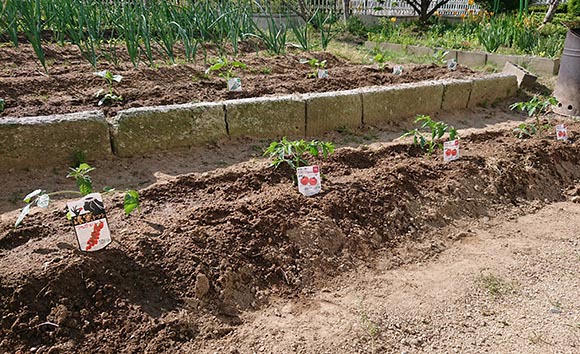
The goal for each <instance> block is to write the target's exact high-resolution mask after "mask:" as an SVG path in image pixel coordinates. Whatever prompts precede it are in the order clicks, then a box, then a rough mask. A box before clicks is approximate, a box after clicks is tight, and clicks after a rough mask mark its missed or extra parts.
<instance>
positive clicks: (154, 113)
mask: <svg viewBox="0 0 580 354" xmlns="http://www.w3.org/2000/svg"><path fill="white" fill-rule="evenodd" d="M516 91H517V79H516V76H515V75H504V74H497V75H491V76H486V77H482V78H475V79H469V80H439V81H424V82H417V83H412V84H402V85H395V86H389V87H366V88H361V89H356V90H348V91H337V92H324V93H310V94H304V95H290V96H278V97H261V98H249V99H241V100H231V101H224V102H215V103H211V102H207V103H197V104H183V105H172V106H163V107H147V108H133V109H128V110H124V111H121V112H119V113H118V114H117V116H115V117H113V118H112V119H111V120H110V121H109V122H107V120H106V119H105V117H104V115H103V113H102V112H96V111H95V112H81V113H75V114H67V115H58V116H50V117H31V118H1V119H0V169H1V170H5V169H10V168H27V167H35V166H38V165H46V164H52V165H68V164H69V163H70V162H71V161H72V156H73V155H74V153H75V152H79V151H83V152H84V153H85V154H86V155H87V157H88V158H89V160H99V159H106V158H111V157H113V156H119V157H129V156H142V155H147V154H150V153H153V152H156V151H169V150H175V149H179V148H187V147H191V146H199V145H203V144H207V143H213V142H216V141H218V140H220V139H224V138H228V137H242V136H251V137H259V138H268V139H277V138H280V137H282V136H289V137H304V136H318V135H320V134H322V133H324V132H326V131H331V130H335V129H337V128H342V127H347V128H353V129H355V128H358V127H360V126H361V125H363V124H367V125H374V126H380V127H388V126H391V125H395V124H398V123H401V122H404V121H405V120H412V119H413V118H414V117H415V116H416V115H417V114H433V113H436V112H439V111H442V110H443V111H445V110H447V111H449V110H459V109H465V108H467V107H474V106H476V105H480V104H491V103H493V102H495V101H496V100H499V99H504V98H507V97H510V96H513V95H514V94H515V93H516Z"/></svg>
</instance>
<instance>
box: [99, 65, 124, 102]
mask: <svg viewBox="0 0 580 354" xmlns="http://www.w3.org/2000/svg"><path fill="white" fill-rule="evenodd" d="M95 75H96V76H98V77H101V78H103V81H105V84H106V85H107V88H106V89H100V90H99V91H97V93H95V97H96V98H100V100H99V102H98V103H97V105H98V106H102V105H103V104H105V103H113V102H118V101H122V100H123V96H121V95H119V94H117V93H116V92H115V90H114V88H113V85H114V84H115V83H119V82H121V80H123V76H121V75H116V74H113V73H112V72H110V71H109V70H103V71H98V72H96V73H95Z"/></svg>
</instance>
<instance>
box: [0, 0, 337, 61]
mask: <svg viewBox="0 0 580 354" xmlns="http://www.w3.org/2000/svg"><path fill="white" fill-rule="evenodd" d="M256 6H257V7H258V8H257V9H256ZM256 11H257V12H258V13H261V14H263V15H264V16H266V20H265V22H266V23H265V26H264V25H263V24H262V25H260V24H258V22H260V21H258V20H256V19H254V16H253V15H254V13H255V12H256ZM281 20H282V19H281V18H280V16H275V15H273V14H272V12H271V11H270V8H269V7H267V6H266V7H265V8H263V7H261V5H260V4H259V3H258V2H252V1H246V0H242V1H236V2H233V1H211V0H203V1H194V0H183V1H177V0H171V1H161V0H148V1H125V0H108V1H103V0H84V1H77V0H58V1H54V0H22V1H4V2H3V3H0V42H10V43H11V44H12V45H13V46H15V47H18V46H19V44H20V43H21V42H23V41H27V42H29V43H30V44H31V45H32V47H33V48H34V51H35V53H36V56H37V58H38V60H39V62H40V64H41V65H42V66H43V68H44V69H45V71H48V66H49V62H48V60H47V58H46V55H45V51H46V44H48V43H58V44H59V45H63V46H64V45H66V44H73V45H75V46H77V47H78V48H79V49H80V51H81V52H82V54H83V56H84V58H85V59H86V60H88V61H89V62H90V63H91V64H92V65H93V67H97V66H98V62H99V60H100V59H102V58H104V59H106V60H108V61H112V62H114V63H115V65H118V64H119V63H120V62H121V60H122V58H125V55H126V54H127V55H128V57H129V59H130V61H131V62H132V64H133V65H134V66H135V67H137V66H138V65H139V64H140V62H141V61H145V62H146V63H147V64H148V65H149V66H154V65H155V60H158V59H160V58H162V59H163V60H166V61H168V62H170V63H176V62H178V61H187V62H193V61H195V60H196V55H197V53H198V51H199V52H203V55H204V58H206V59H207V50H206V44H213V45H215V46H216V47H217V48H218V50H220V51H225V48H226V47H227V48H228V50H231V51H233V53H234V54H237V52H238V46H239V42H240V41H241V40H244V39H247V38H255V39H257V40H258V41H259V42H260V43H261V45H262V46H264V47H266V49H267V50H268V51H269V52H271V53H274V54H280V53H282V52H284V51H285V48H286V35H287V33H289V32H290V31H292V32H293V33H294V34H295V36H296V38H297V40H298V42H299V43H300V45H301V46H302V47H304V49H306V50H308V49H309V46H311V43H310V41H311V35H310V31H309V27H308V26H305V25H304V23H303V22H302V21H297V20H294V21H288V22H289V24H288V25H282V24H280V22H281ZM335 21H336V17H335V16H334V15H333V14H331V13H325V12H323V11H315V12H314V15H313V16H312V17H311V18H310V21H309V22H310V23H311V24H312V25H313V26H314V27H315V28H316V29H317V32H319V34H320V43H321V45H322V47H323V49H326V46H327V45H328V43H329V41H330V39H331V37H332V35H331V30H332V24H333V23H334V22H335ZM264 27H266V28H264ZM117 44H124V46H125V51H122V50H119V47H118V46H117Z"/></svg>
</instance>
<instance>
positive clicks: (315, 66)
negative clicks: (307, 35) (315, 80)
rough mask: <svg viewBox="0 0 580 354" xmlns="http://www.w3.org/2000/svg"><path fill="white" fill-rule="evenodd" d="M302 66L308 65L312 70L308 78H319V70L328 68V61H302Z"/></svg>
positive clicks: (312, 59)
mask: <svg viewBox="0 0 580 354" xmlns="http://www.w3.org/2000/svg"><path fill="white" fill-rule="evenodd" d="M300 64H308V65H309V66H310V68H311V69H312V71H311V72H310V74H308V77H318V70H322V69H324V68H325V67H326V60H318V59H316V58H310V59H300Z"/></svg>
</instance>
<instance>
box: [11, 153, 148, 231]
mask: <svg viewBox="0 0 580 354" xmlns="http://www.w3.org/2000/svg"><path fill="white" fill-rule="evenodd" d="M94 170H95V168H94V167H91V166H89V165H88V164H86V163H81V164H80V165H79V166H78V167H76V168H72V167H71V168H70V171H69V173H68V174H67V176H66V177H67V178H74V180H75V182H76V185H77V187H78V191H57V192H51V193H47V192H46V191H45V190H42V189H36V190H34V191H33V192H31V193H29V194H28V195H27V196H26V197H24V199H23V201H24V203H26V206H24V207H23V208H22V210H21V211H20V215H19V216H18V219H16V222H15V223H14V227H18V226H19V225H20V224H21V223H22V221H23V220H24V218H25V217H26V215H28V214H29V213H30V209H31V208H32V207H34V206H35V205H36V206H38V207H41V208H47V207H48V205H49V204H50V201H51V197H52V196H54V195H59V194H78V195H81V196H85V195H88V194H90V193H92V192H93V183H92V179H91V176H90V175H89V173H90V172H92V171H94ZM113 191H115V190H114V189H113V188H110V187H105V188H103V193H112V192H113ZM123 209H124V210H125V213H126V214H127V215H129V214H130V213H131V212H133V211H134V210H135V209H137V210H140V205H139V193H138V192H137V191H135V190H128V191H127V192H126V193H125V198H124V203H123ZM68 217H69V215H68V214H67V218H68Z"/></svg>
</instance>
